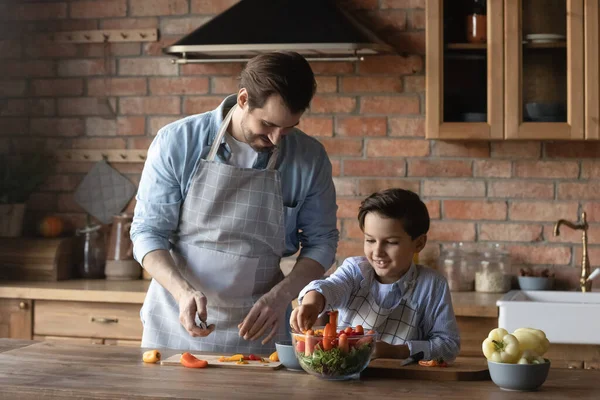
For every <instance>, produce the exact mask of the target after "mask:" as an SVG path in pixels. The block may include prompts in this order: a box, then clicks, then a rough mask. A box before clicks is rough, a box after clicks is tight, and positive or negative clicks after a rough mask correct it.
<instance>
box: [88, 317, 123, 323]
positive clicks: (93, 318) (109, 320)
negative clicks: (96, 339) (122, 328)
mask: <svg viewBox="0 0 600 400" xmlns="http://www.w3.org/2000/svg"><path fill="white" fill-rule="evenodd" d="M92 322H100V323H101V324H111V323H115V324H116V323H117V322H119V319H118V318H103V317H100V318H96V317H92Z"/></svg>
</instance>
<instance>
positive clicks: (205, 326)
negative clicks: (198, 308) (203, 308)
mask: <svg viewBox="0 0 600 400" xmlns="http://www.w3.org/2000/svg"><path fill="white" fill-rule="evenodd" d="M194 322H195V323H196V325H197V326H198V327H199V328H200V329H208V324H207V323H206V321H202V320H201V319H200V315H199V314H198V313H196V317H195V319H194Z"/></svg>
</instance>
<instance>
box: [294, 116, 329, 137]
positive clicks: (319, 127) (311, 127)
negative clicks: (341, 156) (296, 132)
mask: <svg viewBox="0 0 600 400" xmlns="http://www.w3.org/2000/svg"><path fill="white" fill-rule="evenodd" d="M298 129H300V130H301V131H302V132H304V133H306V134H307V135H310V136H327V137H331V136H333V119H332V118H331V117H302V118H301V119H300V124H298Z"/></svg>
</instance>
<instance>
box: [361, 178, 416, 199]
mask: <svg viewBox="0 0 600 400" xmlns="http://www.w3.org/2000/svg"><path fill="white" fill-rule="evenodd" d="M420 186H421V183H420V182H419V181H415V180H408V179H360V180H359V181H358V194H359V195H363V196H369V195H371V194H372V193H375V192H378V191H380V190H385V189H390V188H399V189H406V190H410V191H412V192H415V193H417V194H418V193H419V191H420Z"/></svg>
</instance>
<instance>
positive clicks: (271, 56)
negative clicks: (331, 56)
mask: <svg viewBox="0 0 600 400" xmlns="http://www.w3.org/2000/svg"><path fill="white" fill-rule="evenodd" d="M239 87H240V89H241V88H246V90H247V91H248V105H249V106H250V110H253V109H255V108H262V107H263V106H264V105H265V102H266V101H267V99H268V98H269V97H270V96H271V95H273V94H278V95H280V96H281V98H282V99H283V101H284V103H285V105H286V106H287V107H288V108H289V110H290V111H291V112H292V113H293V114H297V113H299V112H304V111H305V110H306V109H307V108H308V106H309V105H310V101H311V100H312V98H313V96H314V94H315V91H316V89H317V82H316V81H315V75H314V74H313V71H312V69H311V68H310V65H309V64H308V61H306V59H305V58H304V57H302V56H301V55H300V54H298V53H295V52H291V51H286V52H273V53H266V54H260V55H258V56H256V57H254V58H252V59H251V60H250V61H248V64H246V67H245V68H244V70H243V71H242V73H241V75H240V84H239Z"/></svg>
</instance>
